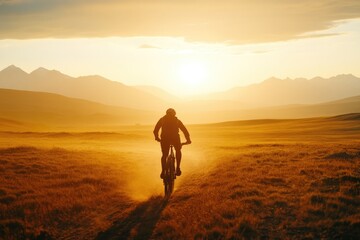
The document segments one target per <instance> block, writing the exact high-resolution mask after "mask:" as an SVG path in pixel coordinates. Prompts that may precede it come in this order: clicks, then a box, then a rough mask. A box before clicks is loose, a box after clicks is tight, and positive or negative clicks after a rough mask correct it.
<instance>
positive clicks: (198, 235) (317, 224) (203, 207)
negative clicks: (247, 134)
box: [153, 144, 360, 239]
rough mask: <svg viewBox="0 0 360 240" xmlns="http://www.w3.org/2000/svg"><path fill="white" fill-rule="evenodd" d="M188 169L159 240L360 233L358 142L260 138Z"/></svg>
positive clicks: (348, 235) (163, 220)
mask: <svg viewBox="0 0 360 240" xmlns="http://www.w3.org/2000/svg"><path fill="white" fill-rule="evenodd" d="M227 151H228V152H229V154H230V153H232V154H233V156H232V157H230V158H228V159H222V160H223V161H222V162H221V163H220V162H218V163H217V164H215V165H214V166H213V167H212V169H211V170H210V171H209V172H206V173H205V174H202V175H199V174H195V173H193V174H192V175H191V176H187V181H186V182H184V183H183V184H182V185H181V186H179V188H178V191H177V192H176V193H175V194H174V195H173V197H172V199H171V201H170V202H169V204H168V206H167V208H166V209H165V210H164V211H163V212H162V217H161V218H160V221H158V223H157V226H156V229H155V232H154V235H153V237H154V239H259V238H260V239H263V238H265V239H266V238H270V239H276V238H277V239H304V238H311V239H314V238H315V239H320V238H323V239H329V238H330V239H337V238H346V239H355V238H356V236H359V234H360V211H359V210H360V171H359V169H360V144H355V145H350V146H349V145H335V144H321V145H312V144H281V145H280V144H261V145H248V146H243V147H239V148H231V149H228V150H227Z"/></svg>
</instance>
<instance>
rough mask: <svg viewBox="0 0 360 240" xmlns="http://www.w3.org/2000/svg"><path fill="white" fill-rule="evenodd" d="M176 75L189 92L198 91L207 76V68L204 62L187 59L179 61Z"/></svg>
mask: <svg viewBox="0 0 360 240" xmlns="http://www.w3.org/2000/svg"><path fill="white" fill-rule="evenodd" d="M177 76H178V79H179V81H180V83H181V85H182V86H184V87H185V88H187V90H188V91H189V92H191V93H195V92H198V90H199V87H201V86H202V85H203V84H204V83H205V82H206V80H207V78H208V69H207V66H206V65H205V63H203V62H200V61H195V60H187V61H183V62H181V63H180V65H179V67H178V69H177Z"/></svg>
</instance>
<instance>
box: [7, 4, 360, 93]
mask: <svg viewBox="0 0 360 240" xmlns="http://www.w3.org/2000/svg"><path fill="white" fill-rule="evenodd" d="M11 64H14V65H16V66H18V67H20V68H22V69H23V70H25V71H27V72H31V71H33V70H35V69H36V68H38V67H45V68H47V69H56V70H59V71H61V72H62V73H65V74H67V75H70V76H74V77H77V76H84V75H101V76H104V77H106V78H108V79H111V80H114V81H120V82H122V83H125V84H127V85H152V86H157V87H161V88H163V89H165V90H167V91H169V92H171V93H173V94H176V95H180V96H186V95H192V94H200V93H206V92H214V91H223V90H226V89H230V88H232V87H236V86H245V85H249V84H253V83H258V82H261V81H263V80H265V79H267V78H269V77H273V76H274V77H278V78H287V77H290V78H296V77H306V78H313V77H316V76H321V77H331V76H335V75H338V74H349V73H350V74H354V75H355V76H358V77H360V1H358V0H354V1H353V0H342V1H334V0H318V1H313V0H312V1H310V0H303V1H291V0H287V1H286V0H267V1H265V0H252V1H250V0H224V1H215V0H206V1H205V0H192V1H190V0H182V1H176V0H173V1H168V0H153V1H149V0H131V1H130V0H123V1H115V0H103V1H95V0H86V1H85V0H61V1H60V0H0V69H2V68H5V67H7V66H9V65H11Z"/></svg>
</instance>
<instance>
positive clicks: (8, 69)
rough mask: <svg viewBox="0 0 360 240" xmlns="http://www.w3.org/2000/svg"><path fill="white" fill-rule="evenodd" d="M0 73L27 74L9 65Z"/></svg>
mask: <svg viewBox="0 0 360 240" xmlns="http://www.w3.org/2000/svg"><path fill="white" fill-rule="evenodd" d="M1 72H2V73H21V74H27V73H26V72H25V71H24V70H22V69H21V68H19V67H17V66H15V65H10V66H8V67H7V68H4V69H3V70H2V71H1Z"/></svg>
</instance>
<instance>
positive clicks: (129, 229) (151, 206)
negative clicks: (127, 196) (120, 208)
mask: <svg viewBox="0 0 360 240" xmlns="http://www.w3.org/2000/svg"><path fill="white" fill-rule="evenodd" d="M167 203H168V200H167V199H165V198H163V197H162V196H157V197H151V198H150V199H149V200H147V201H145V202H142V203H140V204H139V205H138V206H137V207H136V208H135V209H134V210H133V211H132V212H130V214H128V216H127V217H126V218H124V219H119V220H118V221H116V222H114V224H113V225H112V226H111V227H110V228H109V229H107V230H106V231H103V232H100V233H99V234H98V236H97V237H96V238H95V239H96V240H105V239H107V240H111V239H134V240H137V239H139V240H140V239H149V238H150V237H151V235H152V233H153V230H154V229H155V226H156V223H157V222H158V220H159V218H160V216H161V212H162V211H163V210H164V208H165V207H166V205H167Z"/></svg>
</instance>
